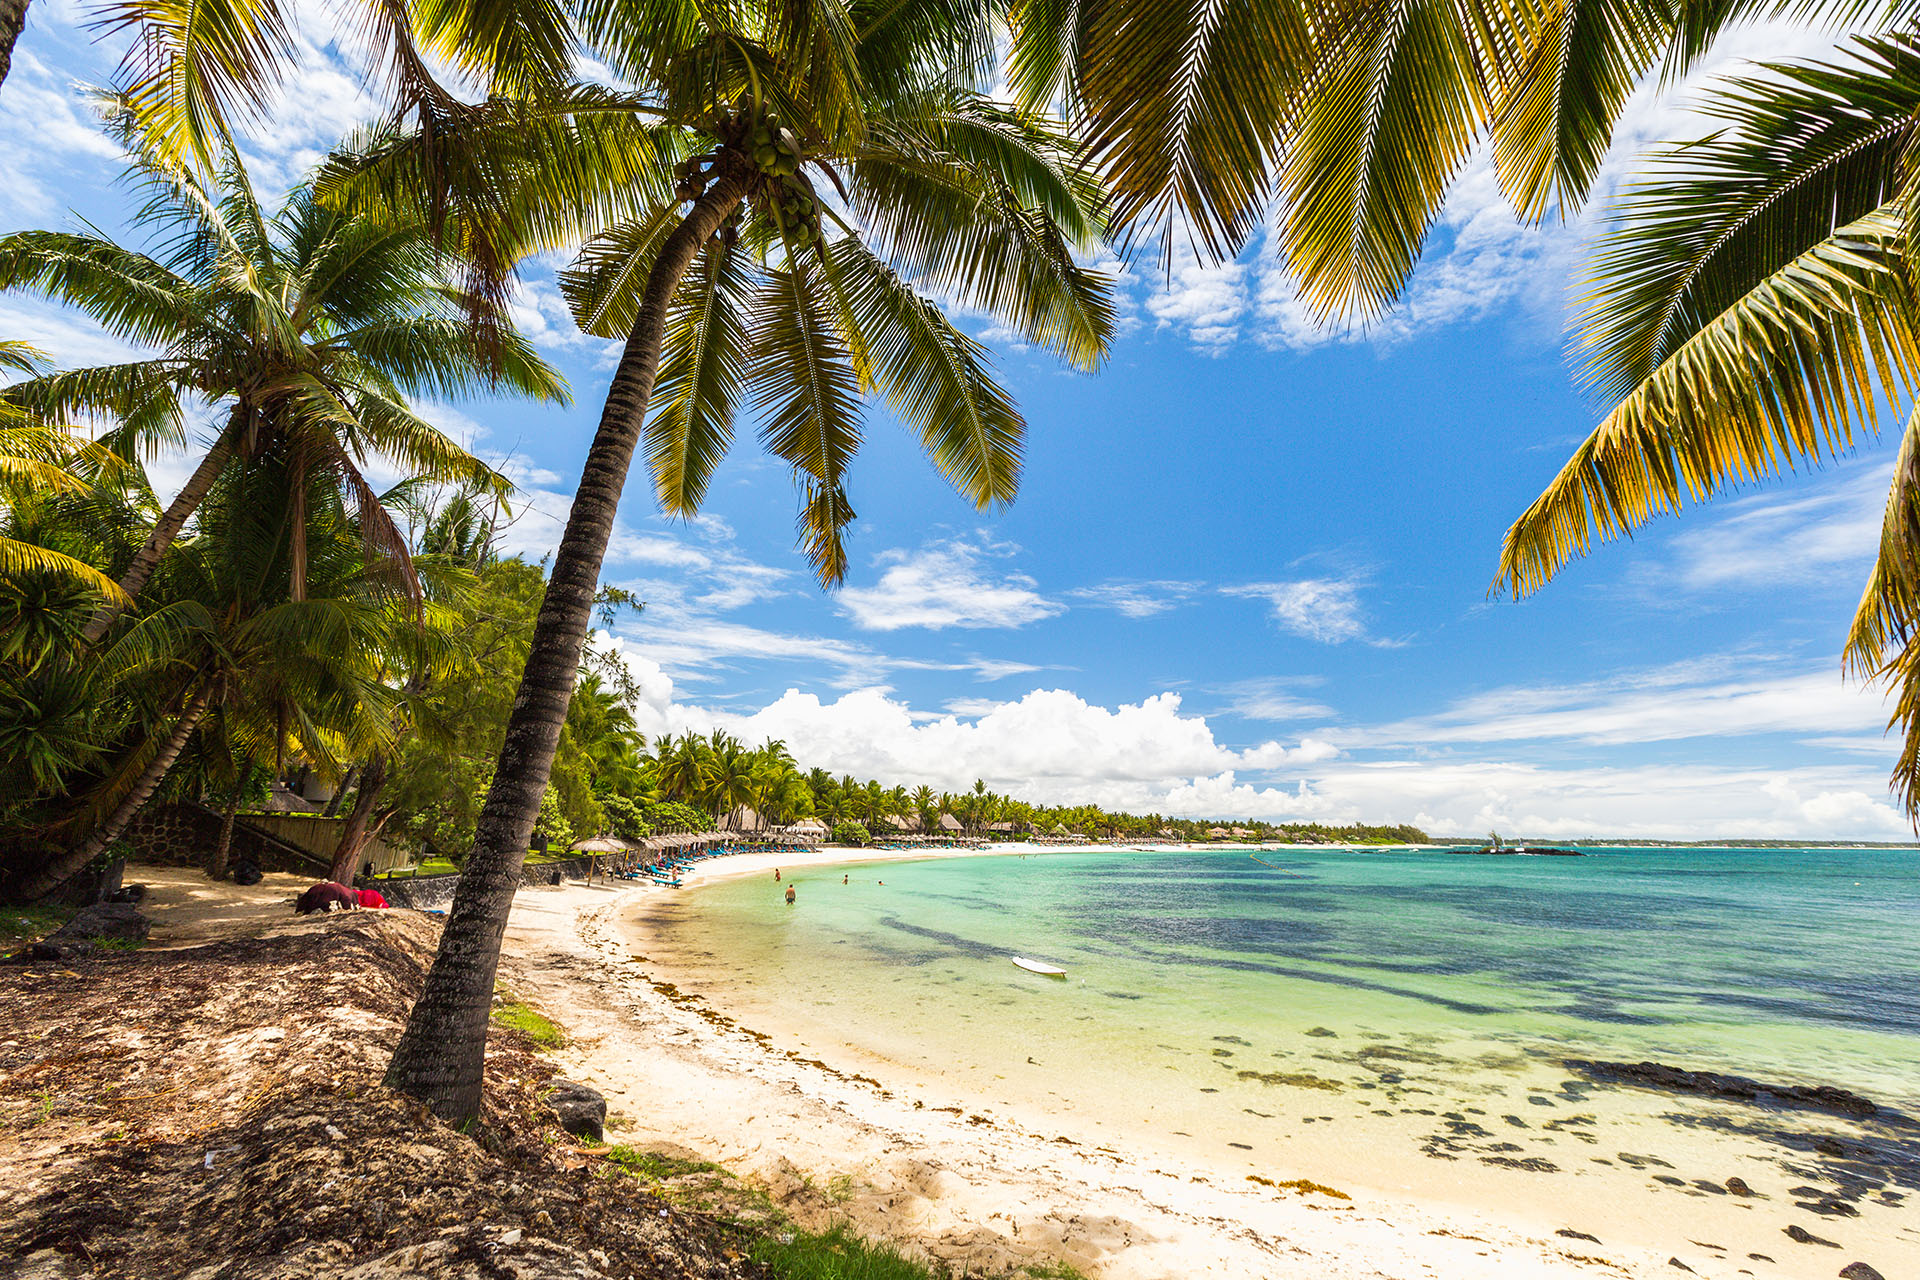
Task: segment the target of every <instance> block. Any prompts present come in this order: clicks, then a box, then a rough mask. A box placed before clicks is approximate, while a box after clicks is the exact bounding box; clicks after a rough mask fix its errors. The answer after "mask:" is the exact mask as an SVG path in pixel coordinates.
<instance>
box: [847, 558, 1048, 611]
mask: <svg viewBox="0 0 1920 1280" xmlns="http://www.w3.org/2000/svg"><path fill="white" fill-rule="evenodd" d="M1017 550H1018V548H1016V547H1008V546H1004V545H996V544H989V543H986V542H984V541H981V542H968V541H965V540H962V539H954V540H952V541H947V542H936V543H931V544H929V545H927V546H924V547H921V548H920V549H918V550H917V551H903V550H894V551H887V552H883V553H881V555H880V556H879V557H878V561H877V562H878V563H879V564H881V565H884V566H885V568H884V569H882V571H881V573H880V577H879V580H878V581H876V582H874V583H873V584H872V585H870V586H849V587H846V588H843V589H842V590H841V592H840V595H839V597H838V600H839V604H840V608H841V611H842V612H843V613H845V614H846V615H847V616H848V617H849V618H851V619H852V620H853V623H854V625H855V626H857V627H860V628H861V629H863V630H867V631H899V630H901V629H903V628H906V627H924V628H926V629H928V630H933V631H937V630H941V629H943V628H946V627H965V628H987V627H1023V626H1026V625H1027V624H1028V623H1030V622H1038V621H1040V620H1041V619H1043V618H1051V617H1053V616H1055V615H1056V614H1059V613H1062V612H1064V611H1065V606H1064V605H1061V604H1059V603H1058V602H1056V601H1053V600H1049V599H1047V598H1046V597H1045V596H1043V595H1041V594H1040V592H1039V591H1038V590H1037V588H1038V586H1039V584H1038V583H1036V582H1035V581H1034V580H1033V579H1032V578H1030V577H1028V576H1026V575H1025V574H1022V573H1014V572H1009V571H1005V570H1001V569H999V568H998V566H997V565H996V564H995V562H996V561H1001V560H1005V559H1007V558H1008V557H1009V556H1011V555H1012V554H1014V553H1015V552H1016V551H1017Z"/></svg>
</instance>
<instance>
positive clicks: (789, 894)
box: [787, 885, 793, 906]
mask: <svg viewBox="0 0 1920 1280" xmlns="http://www.w3.org/2000/svg"><path fill="white" fill-rule="evenodd" d="M787 905H788V906H792V905H793V886H792V885H788V886H787Z"/></svg>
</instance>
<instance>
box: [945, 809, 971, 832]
mask: <svg viewBox="0 0 1920 1280" xmlns="http://www.w3.org/2000/svg"><path fill="white" fill-rule="evenodd" d="M940 829H941V830H942V831H965V830H966V828H965V827H964V826H962V825H960V819H958V818H956V817H954V816H953V815H952V814H950V813H943V814H941V815H940Z"/></svg>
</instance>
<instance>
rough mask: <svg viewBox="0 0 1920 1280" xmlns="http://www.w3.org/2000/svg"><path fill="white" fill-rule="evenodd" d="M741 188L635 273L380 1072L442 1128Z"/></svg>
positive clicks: (463, 1112) (464, 1077)
mask: <svg viewBox="0 0 1920 1280" xmlns="http://www.w3.org/2000/svg"><path fill="white" fill-rule="evenodd" d="M747 185H748V175H747V173H746V171H745V164H744V161H740V160H737V159H736V160H734V162H733V163H731V164H729V165H727V166H726V167H725V168H724V169H723V171H722V172H721V173H720V175H719V176H718V178H717V180H716V181H715V182H714V183H713V185H712V186H710V187H708V188H707V191H706V194H704V195H702V196H701V197H700V199H699V200H698V201H696V202H695V203H694V205H693V208H692V209H690V210H689V211H688V213H687V216H686V219H685V220H684V221H682V222H681V224H680V225H679V226H678V227H676V228H674V230H673V232H672V234H670V235H669V236H668V237H667V238H666V241H665V242H664V243H663V244H662V245H661V246H660V253H659V256H658V257H657V258H655V259H654V263H653V268H652V270H651V271H650V272H649V273H648V275H647V288H646V292H645V294H644V295H643V297H642V299H641V303H640V312H639V315H638V316H637V317H636V318H635V320H634V325H633V332H632V334H631V335H629V336H628V338H627V345H626V350H625V351H623V352H622V353H621V356H620V365H619V368H618V369H617V370H616V371H615V373H614V375H613V385H612V386H611V387H610V388H608V390H607V402H606V406H605V408H603V409H602V410H601V413H600V429H599V431H598V432H597V433H596V434H595V435H594V438H593V447H592V448H591V449H589V450H588V451H587V462H586V467H585V468H584V470H583V471H582V473H581V476H580V487H579V489H578V491H577V492H576V493H575V494H574V499H573V509H572V511H571V512H569V513H568V516H567V529H566V533H565V535H564V536H562V538H561V540H560V548H559V550H558V551H557V552H556V553H555V555H554V559H553V571H552V573H551V574H550V575H549V577H548V579H547V592H546V596H545V598H544V599H543V600H542V601H541V603H540V616H539V619H538V620H537V621H536V622H535V624H534V629H533V640H532V643H531V644H530V645H529V647H528V652H527V665H526V669H525V670H524V671H523V672H522V674H521V676H520V688H519V691H518V693H517V694H516V695H515V697H514V702H513V714H512V715H511V716H510V717H509V718H508V720H507V734H506V740H505V742H504V743H503V744H502V746H501V748H500V759H499V761H498V763H497V764H496V765H495V767H494V771H493V785H492V786H491V787H490V788H489V789H488V791H487V801H486V804H485V805H484V806H483V807H482V808H481V810H480V818H479V821H478V822H477V823H476V825H475V830H474V839H473V849H472V851H471V852H470V853H469V854H468V855H467V861H466V865H465V867H464V868H463V869H462V870H461V873H460V882H459V885H458V886H457V887H456V888H455V890H454V895H453V904H452V906H451V907H450V909H449V910H448V913H447V924H446V928H445V929H443V930H442V931H441V934H440V950H439V953H438V954H437V955H436V956H435V957H434V961H433V968H432V969H431V970H429V971H428V973H427V980H426V984H425V986H424V987H423V988H422V990H421V992H420V999H419V1000H418V1001H417V1002H416V1003H415V1004H414V1006H413V1013H412V1014H411V1016H409V1017H408V1019H407V1028H406V1030H405V1032H403V1033H402V1034H401V1037H400V1043H399V1045H398V1046H397V1047H396V1048H395V1049H394V1053H393V1061H392V1063H391V1064H390V1065H389V1066H388V1067H387V1076H386V1082H387V1084H388V1085H389V1086H391V1087H392V1088H395V1089H398V1090H400V1091H401V1092H402V1093H406V1094H410V1095H412V1096H413V1097H416V1098H418V1099H420V1100H421V1101H422V1102H425V1103H426V1104H427V1105H428V1106H430V1107H431V1108H433V1110H434V1112H435V1113H436V1114H438V1115H439V1116H440V1117H441V1118H443V1119H446V1120H450V1121H454V1122H456V1123H458V1122H463V1121H466V1120H469V1119H471V1118H472V1117H474V1116H475V1115H477V1114H479V1111H480V1077H481V1070H482V1065H483V1061H484V1056H485V1052H486V1046H487V1017H488V1014H489V1013H490V1011H491V1009H492V1004H493V980H494V973H495V971H496V970H497V969H498V968H499V965H500V938H501V935H502V934H504V933H505V932H506V928H507V913H508V912H509V911H510V910H511V909H512V907H513V894H514V890H515V889H517V888H519V886H520V869H521V866H522V864H523V863H524V862H525V861H526V857H527V841H528V839H529V838H531V837H532V835H533V824H534V820H535V819H536V818H537V817H539V814H540V798H541V796H542V795H543V794H544V793H545V792H546V789H547V778H548V776H549V774H550V773H551V772H552V770H553V753H554V749H555V747H556V746H557V745H558V744H559V741H560V728H561V725H562V724H564V723H565V721H566V718H567V704H568V703H569V702H570V701H571V700H572V698H573V686H574V682H575V681H576V680H577V679H578V678H579V674H580V650H581V646H582V645H583V644H584V643H585V641H586V635H587V624H588V622H589V621H590V620H591V617H592V613H593V597H594V594H595V592H596V591H597V590H598V589H599V586H600V563H601V561H602V559H603V558H604V557H605V555H606V550H607V541H608V539H609V538H610V537H611V536H612V534H613V523H614V517H615V515H616V513H617V512H618V510H619V506H620V491H621V488H622V487H623V486H624V485H625V483H626V479H627V467H628V464H629V463H631V462H632V460H633V450H634V446H635V445H636V444H638V443H639V440H640V428H641V425H642V423H643V422H644V420H645V418H646V412H647V400H648V398H649V397H651V396H652V394H653V381H654V377H655V375H656V374H657V373H658V372H659V369H660V347H661V342H662V340H663V338H664V336H665V334H666V321H667V303H668V301H669V299H671V298H672V296H673V291H674V290H675V289H676V288H677V287H678V286H679V284H680V280H681V278H682V277H683V276H684V275H686V273H687V269H688V268H689V267H690V266H692V265H693V260H694V257H695V256H696V255H697V254H698V253H699V252H700V248H701V246H702V245H704V244H705V243H706V242H707V239H708V237H710V236H712V235H713V234H714V233H715V232H717V231H719V229H720V225H721V223H723V222H725V221H726V219H727V218H728V217H729V216H730V215H731V214H732V213H733V211H734V209H735V208H736V207H737V206H738V205H739V203H740V201H741V198H742V197H743V196H744V195H745V194H746V191H747Z"/></svg>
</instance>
